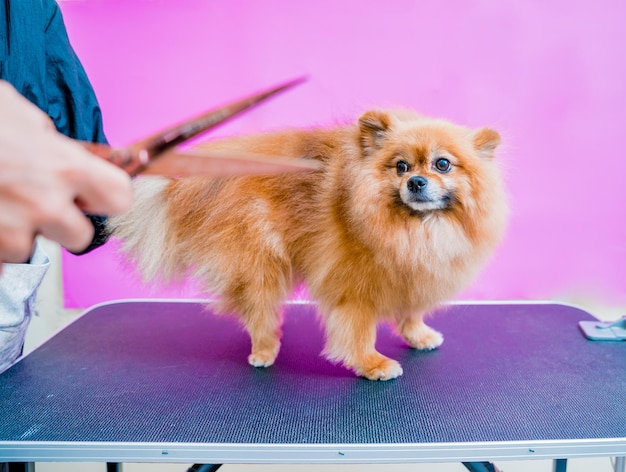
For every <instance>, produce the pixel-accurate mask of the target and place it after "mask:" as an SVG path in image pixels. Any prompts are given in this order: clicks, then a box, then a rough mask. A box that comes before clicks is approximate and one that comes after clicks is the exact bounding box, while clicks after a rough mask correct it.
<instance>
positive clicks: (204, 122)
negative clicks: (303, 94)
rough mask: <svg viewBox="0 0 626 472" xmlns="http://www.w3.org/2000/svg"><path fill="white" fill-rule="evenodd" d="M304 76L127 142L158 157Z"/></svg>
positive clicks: (134, 148) (257, 103) (136, 149)
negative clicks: (135, 140)
mask: <svg viewBox="0 0 626 472" xmlns="http://www.w3.org/2000/svg"><path fill="white" fill-rule="evenodd" d="M305 80H306V78H305V77H300V78H297V79H294V80H291V81H289V82H286V83H284V84H282V85H278V86H276V87H272V88H270V89H268V90H265V91H262V92H259V93H256V94H253V95H250V96H248V97H246V98H243V99H240V100H237V101H235V102H232V103H229V104H227V105H224V106H222V107H219V108H216V109H213V110H211V111H208V112H206V113H202V114H200V115H198V116H195V117H193V118H191V119H189V120H185V121H183V122H182V123H179V124H177V125H174V126H172V127H170V128H167V129H165V130H163V131H161V132H159V133H156V134H154V135H152V136H149V137H147V138H145V139H142V140H141V141H138V142H136V143H134V144H132V145H130V146H129V148H131V149H133V150H135V151H138V152H139V151H143V152H145V153H146V154H147V158H148V159H149V160H152V159H155V158H158V157H159V155H160V154H161V153H163V152H165V151H166V150H169V149H171V148H173V147H174V146H177V145H179V144H181V143H183V142H185V141H187V140H189V139H191V138H193V137H195V136H197V135H199V134H201V133H204V132H205V131H208V130H210V129H212V128H215V127H216V126H218V125H220V124H222V123H224V122H225V121H228V120H230V119H231V118H234V117H235V116H237V115H239V114H241V113H243V112H244V111H246V110H248V109H250V108H252V107H254V106H256V105H259V104H260V103H262V102H264V101H265V100H267V99H269V98H271V97H273V96H275V95H277V94H279V93H281V92H284V91H285V90H287V89H290V88H291V87H294V86H296V85H299V84H301V83H302V82H304V81H305Z"/></svg>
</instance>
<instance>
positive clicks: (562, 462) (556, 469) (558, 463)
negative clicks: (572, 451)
mask: <svg viewBox="0 0 626 472" xmlns="http://www.w3.org/2000/svg"><path fill="white" fill-rule="evenodd" d="M552 471H553V472H566V471H567V459H554V462H553V463H552Z"/></svg>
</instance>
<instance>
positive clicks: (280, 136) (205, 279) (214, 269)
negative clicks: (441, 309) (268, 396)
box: [109, 110, 507, 380]
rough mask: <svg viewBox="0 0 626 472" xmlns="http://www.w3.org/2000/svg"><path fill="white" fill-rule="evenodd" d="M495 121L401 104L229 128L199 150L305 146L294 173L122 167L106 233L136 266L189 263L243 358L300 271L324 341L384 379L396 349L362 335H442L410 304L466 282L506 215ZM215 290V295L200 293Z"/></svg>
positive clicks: (435, 338)
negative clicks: (335, 117)
mask: <svg viewBox="0 0 626 472" xmlns="http://www.w3.org/2000/svg"><path fill="white" fill-rule="evenodd" d="M499 143H500V136H499V134H498V133H497V132H496V131H494V130H493V129H490V128H480V129H477V130H470V129H468V128H465V127H463V126H459V125H456V124H453V123H450V122H448V121H444V120H440V119H431V118H427V117H423V116H421V115H418V114H415V113H413V112H410V111H404V110H402V111H385V110H372V111H368V112H366V113H364V114H363V115H362V116H361V117H360V118H359V120H358V123H355V124H351V125H347V126H337V127H335V128H330V129H293V130H287V131H278V132H270V133H265V134H258V135H251V136H243V137H234V138H227V139H224V140H218V141H213V142H208V143H205V144H204V145H202V146H203V147H208V148H209V149H210V150H213V151H228V152H241V153H246V152H249V153H250V152H253V153H261V154H268V155H276V156H293V157H301V158H306V159H316V160H318V161H319V162H320V163H321V166H320V169H319V170H316V171H312V172H307V173H295V174H282V175H267V176H238V177H228V178H206V177H203V178H200V177H193V178H186V179H173V180H170V179H166V178H159V177H156V178H154V177H150V178H140V179H138V180H137V181H136V202H135V204H134V206H133V207H132V208H131V210H130V211H129V212H127V213H126V214H124V215H122V216H119V217H116V218H112V219H111V220H110V223H109V224H110V228H111V231H112V233H113V234H114V235H115V236H117V237H118V238H121V239H122V240H123V242H122V250H123V252H125V253H126V254H127V255H128V256H129V257H130V259H131V260H134V261H135V262H136V263H137V265H138V267H139V269H140V271H141V272H142V274H143V276H144V279H145V280H151V279H154V278H155V277H159V278H161V279H164V280H168V279H175V278H181V277H184V276H187V275H192V276H194V277H195V278H197V279H198V280H199V281H201V283H202V285H203V288H205V289H206V290H207V291H208V292H209V293H211V294H214V295H218V296H219V297H218V298H219V301H218V308H217V310H218V312H220V313H234V314H236V315H237V316H238V317H239V318H240V320H241V322H242V323H243V326H244V327H245V329H246V330H247V332H248V333H249V335H250V338H251V341H252V350H251V353H250V355H249V357H248V362H249V363H250V364H251V365H253V366H256V367H267V366H270V365H272V364H273V363H274V361H275V359H276V356H277V354H278V351H279V348H280V338H281V322H282V313H281V302H282V301H283V300H284V299H285V298H287V297H288V296H289V295H290V294H291V293H292V290H293V288H294V286H295V284H297V283H300V282H301V281H304V282H305V284H306V286H307V288H308V291H309V293H310V295H311V296H312V298H313V299H314V300H315V301H316V302H318V309H319V313H320V315H321V318H322V320H323V324H324V327H325V332H326V344H325V348H324V351H323V354H324V355H325V356H326V357H327V358H328V359H330V360H332V361H335V362H341V363H343V364H344V365H345V366H346V367H348V368H350V369H352V370H353V371H354V372H355V373H356V374H358V375H360V376H363V377H366V378H368V379H372V380H389V379H393V378H395V377H398V376H399V375H401V374H402V367H401V366H400V364H399V363H398V362H397V361H395V360H393V359H390V358H388V357H386V356H384V355H382V354H380V353H379V352H377V351H376V348H375V342H376V331H377V325H378V324H379V323H381V322H389V323H392V324H393V325H394V326H395V328H396V329H397V332H398V334H399V335H400V336H402V337H403V338H404V340H405V341H406V342H407V343H408V345H409V346H411V347H413V348H416V349H435V348H437V347H438V346H439V345H440V344H441V343H442V342H443V337H442V335H441V334H440V333H439V332H437V331H435V330H433V329H432V328H430V327H429V326H427V325H426V324H425V322H424V316H425V315H426V314H427V313H429V312H430V311H432V310H433V309H434V308H436V307H437V306H438V305H439V304H440V303H441V302H443V301H445V300H448V299H449V298H451V297H453V296H455V295H456V294H458V293H459V291H460V290H462V289H463V288H464V287H466V286H467V285H468V284H469V283H470V282H471V281H472V279H473V278H474V277H475V275H476V274H477V272H478V270H479V269H480V268H481V266H482V265H483V264H484V263H485V262H486V260H487V259H488V257H489V256H490V255H491V253H492V252H493V251H494V249H495V247H496V246H497V244H498V242H499V241H500V239H501V237H502V235H503V231H504V227H505V221H506V216H507V205H506V199H505V192H504V189H503V183H502V178H501V175H500V171H499V169H498V165H497V161H496V160H495V159H494V151H495V149H496V147H497V146H498V144H499ZM212 306H213V305H212Z"/></svg>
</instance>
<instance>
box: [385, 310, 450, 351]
mask: <svg viewBox="0 0 626 472" xmlns="http://www.w3.org/2000/svg"><path fill="white" fill-rule="evenodd" d="M396 325H397V329H398V331H399V333H400V335H401V336H402V337H403V338H404V339H405V341H406V342H407V343H408V344H409V346H411V347H412V348H414V349H421V350H431V349H436V348H438V347H439V346H441V344H442V343H443V335H442V334H441V333H440V332H439V331H435V330H434V329H432V328H431V327H430V326H428V325H427V324H426V323H424V316H423V315H410V316H405V317H400V318H398V320H397V322H396Z"/></svg>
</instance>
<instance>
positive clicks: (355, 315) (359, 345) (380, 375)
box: [323, 305, 402, 380]
mask: <svg viewBox="0 0 626 472" xmlns="http://www.w3.org/2000/svg"><path fill="white" fill-rule="evenodd" d="M325 321H326V346H325V348H324V352H323V354H324V355H325V356H326V357H327V358H328V359H329V360H331V361H335V362H341V363H343V365H345V366H346V367H348V368H350V369H352V370H353V371H354V372H355V373H356V374H358V375H360V376H362V377H366V378H368V379H370V380H390V379H394V378H396V377H398V376H400V375H402V366H401V365H400V363H399V362H397V361H395V360H393V359H390V358H389V357H386V356H383V355H382V354H381V353H379V352H378V351H376V347H375V344H376V325H377V317H376V315H375V314H374V313H365V312H363V310H362V309H360V308H359V307H356V306H350V305H343V306H341V307H336V308H334V309H332V310H329V312H328V314H327V316H325Z"/></svg>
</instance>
